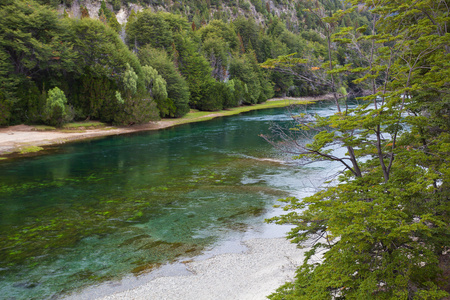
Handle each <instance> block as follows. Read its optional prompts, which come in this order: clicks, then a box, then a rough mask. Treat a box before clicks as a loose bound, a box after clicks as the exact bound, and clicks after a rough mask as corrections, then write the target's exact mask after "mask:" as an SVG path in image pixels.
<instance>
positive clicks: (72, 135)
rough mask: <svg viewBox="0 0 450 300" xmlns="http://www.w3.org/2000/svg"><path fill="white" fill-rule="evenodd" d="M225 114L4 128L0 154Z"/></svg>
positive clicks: (315, 98)
mask: <svg viewBox="0 0 450 300" xmlns="http://www.w3.org/2000/svg"><path fill="white" fill-rule="evenodd" d="M330 98H332V95H323V96H320V97H302V98H283V99H280V98H276V99H270V100H268V102H269V101H277V100H284V101H286V105H288V104H289V103H293V102H301V101H318V100H326V99H330ZM256 109H260V107H258V105H254V106H247V107H246V110H245V111H250V110H256ZM226 115H227V114H226V113H223V112H217V113H211V114H207V115H203V116H201V117H198V118H192V119H189V120H183V118H182V119H163V120H161V121H158V122H150V123H148V124H143V125H134V126H129V127H112V126H110V127H104V128H100V129H85V130H79V131H77V132H74V131H72V132H68V131H67V130H66V131H64V130H51V131H37V130H36V129H35V127H33V126H27V125H17V126H10V127H6V128H0V156H6V155H8V154H11V153H18V152H21V151H22V150H24V149H26V148H28V147H32V146H48V145H57V144H63V143H66V142H71V141H77V140H85V139H91V138H96V137H103V136H111V135H119V134H126V133H132V132H139V131H147V130H158V129H163V128H168V127H172V126H175V125H179V124H184V123H190V122H198V121H201V120H207V119H211V118H215V117H221V116H226Z"/></svg>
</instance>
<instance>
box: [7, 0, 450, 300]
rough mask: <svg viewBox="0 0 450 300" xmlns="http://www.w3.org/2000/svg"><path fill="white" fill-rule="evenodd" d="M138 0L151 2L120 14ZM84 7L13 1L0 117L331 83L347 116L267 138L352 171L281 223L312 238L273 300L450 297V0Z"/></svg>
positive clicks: (303, 90) (137, 117)
mask: <svg viewBox="0 0 450 300" xmlns="http://www.w3.org/2000/svg"><path fill="white" fill-rule="evenodd" d="M131 4H140V5H153V6H152V8H147V9H143V10H141V11H134V10H131V13H130V15H129V18H128V21H127V22H126V23H125V24H123V25H121V24H120V23H119V22H118V20H117V18H116V13H117V12H118V11H119V10H121V8H122V7H123V6H126V5H131ZM275 4H277V5H278V6H276V5H275ZM71 5H73V1H68V0H66V1H59V0H4V1H2V3H1V4H0V83H1V89H0V125H1V126H8V125H14V124H21V123H26V124H49V125H53V126H62V125H63V124H64V123H67V122H71V121H73V120H87V119H92V120H100V121H103V122H106V123H111V124H118V125H132V124H139V123H145V122H148V121H150V120H158V119H160V118H168V117H169V118H176V117H181V116H183V115H185V114H187V113H188V112H189V111H190V110H191V109H198V110H205V111H215V110H220V109H224V108H230V107H235V106H240V105H253V104H257V103H261V102H264V101H266V100H267V99H269V98H271V97H274V96H278V97H281V96H294V97H295V96H306V95H307V96H314V95H319V94H323V93H332V94H333V95H334V105H335V107H336V110H337V113H336V114H334V115H332V116H330V117H320V116H314V115H308V114H307V113H305V114H299V115H295V116H294V117H293V119H294V121H295V124H294V125H292V127H290V128H274V134H273V136H263V138H265V139H266V140H267V141H268V142H269V143H272V144H273V145H274V147H278V148H279V149H280V150H282V151H285V152H287V153H289V154H291V155H293V156H295V158H296V159H297V160H298V161H299V162H300V163H302V164H309V163H313V162H317V161H332V162H338V163H340V164H342V167H343V168H344V171H342V172H339V173H338V174H335V176H334V177H333V178H330V180H329V181H327V182H325V185H324V187H322V188H321V189H320V190H319V191H318V192H317V193H315V194H314V195H313V196H310V197H306V198H303V199H297V198H295V197H289V198H286V199H282V200H281V204H280V205H281V207H282V208H283V209H284V211H286V214H284V215H281V216H278V217H275V218H272V219H271V220H269V222H274V223H279V224H293V225H295V227H294V228H293V229H292V230H291V231H290V233H289V235H288V238H289V239H291V240H292V241H293V242H294V243H297V244H298V245H299V247H310V250H309V251H308V252H307V255H306V258H305V260H304V262H303V264H302V265H301V266H300V268H299V269H298V270H297V273H296V278H295V280H294V281H293V282H289V283H286V284H285V285H283V286H282V287H280V288H279V289H278V290H277V292H276V293H274V294H272V295H271V296H270V297H269V298H270V299H445V297H448V295H449V292H450V286H449V282H450V280H449V278H450V267H449V261H450V253H449V250H450V249H449V245H450V230H449V229H450V228H449V212H450V202H449V196H450V195H449V177H450V172H449V170H450V162H449V160H448V157H449V152H450V134H449V129H450V96H449V80H448V78H449V77H450V73H449V72H450V71H449V70H450V68H449V64H450V33H449V25H450V14H449V13H450V8H449V7H450V2H449V1H448V0H416V1H412V0H407V1H400V0H392V1H381V0H380V1H365V0H351V1H349V2H345V3H343V2H339V1H320V2H319V1H293V2H290V1H275V2H273V1H261V0H259V1H257V0H252V1H251V2H246V1H239V2H238V1H236V2H233V1H230V2H222V1H189V0H183V1H179V2H176V3H173V5H168V4H167V3H165V2H162V1H161V2H159V1H152V0H148V1H147V0H141V1H137V0H136V1H119V0H112V1H108V2H104V1H101V6H100V9H99V12H98V15H96V16H90V15H89V14H90V13H89V11H88V9H86V7H83V6H81V7H80V12H81V16H80V18H75V17H71V16H70V15H69V13H67V11H66V10H65V9H64V8H69V7H70V6H71ZM283 5H285V7H291V8H293V11H294V12H295V19H296V20H295V21H293V20H292V18H291V17H289V15H288V14H280V13H277V11H276V10H275V8H277V7H278V8H279V7H283ZM155 7H157V8H158V7H159V8H161V7H163V8H166V9H165V10H162V9H155ZM57 8H58V9H59V10H57ZM62 8H63V9H62ZM225 8H226V9H225ZM253 10H254V12H256V15H255V14H254V15H251V14H250V12H253ZM251 16H258V18H259V17H260V19H258V18H255V17H251ZM346 95H347V96H352V99H350V97H346V98H345V99H342V96H346ZM354 97H356V100H355V99H353V98H354ZM350 100H351V101H357V102H358V104H359V105H358V106H357V108H354V109H350V108H349V107H348V103H349V101H350ZM299 135H303V136H307V137H308V139H307V140H308V142H306V143H298V141H299V138H298V137H299ZM337 149H344V150H345V153H340V152H337V151H336V150H337ZM318 257H319V259H317V258H318Z"/></svg>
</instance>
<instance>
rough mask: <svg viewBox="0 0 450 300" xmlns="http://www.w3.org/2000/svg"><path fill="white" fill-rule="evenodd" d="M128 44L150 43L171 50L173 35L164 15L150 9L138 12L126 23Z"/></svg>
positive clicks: (142, 44) (136, 45)
mask: <svg viewBox="0 0 450 300" xmlns="http://www.w3.org/2000/svg"><path fill="white" fill-rule="evenodd" d="M127 40H128V45H130V46H134V47H135V48H139V47H142V46H145V45H150V46H151V47H153V48H162V49H165V50H166V51H169V52H170V51H171V49H172V44H173V36H172V31H171V28H170V25H169V23H167V22H166V20H165V18H164V16H163V15H162V14H159V13H153V12H152V11H151V10H150V9H146V10H143V11H141V12H138V13H137V15H136V19H134V20H131V22H130V23H129V24H127Z"/></svg>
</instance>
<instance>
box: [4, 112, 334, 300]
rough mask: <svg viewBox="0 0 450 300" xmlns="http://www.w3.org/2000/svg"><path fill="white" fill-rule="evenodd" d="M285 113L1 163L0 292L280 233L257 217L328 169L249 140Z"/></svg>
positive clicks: (42, 289)
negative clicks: (233, 239) (303, 163)
mask: <svg viewBox="0 0 450 300" xmlns="http://www.w3.org/2000/svg"><path fill="white" fill-rule="evenodd" d="M309 110H310V111H313V112H317V113H319V114H322V115H327V114H330V113H332V110H331V109H330V108H329V107H328V106H324V105H321V104H314V105H311V106H309ZM290 120H291V118H290V117H289V115H288V114H287V113H286V110H285V109H268V110H262V111H254V112H249V113H245V114H242V115H238V116H232V117H225V118H218V119H214V120H211V121H207V122H202V123H194V124H186V125H182V126H178V127H175V128H169V129H164V130H159V131H152V132H144V133H137V134H131V135H124V136H114V137H107V138H102V139H97V140H91V141H85V142H77V143H71V144H66V145H62V146H60V147H57V148H55V149H54V150H53V153H52V154H50V155H43V156H36V157H33V158H22V159H15V160H13V161H6V162H1V163H0V290H1V291H2V297H4V298H6V299H45V298H51V297H60V296H62V295H64V294H67V293H70V292H72V291H77V290H80V289H82V288H84V287H87V286H90V285H93V284H96V283H99V282H103V281H106V280H114V279H118V278H121V277H123V276H126V275H129V274H135V275H139V274H142V273H145V272H148V270H150V269H154V268H157V267H158V266H160V265H161V264H164V263H166V262H169V261H174V260H176V259H179V258H183V257H193V256H197V255H200V254H201V253H204V251H205V250H206V249H214V247H215V246H217V245H221V244H222V245H223V241H226V240H229V239H230V237H233V236H237V235H248V236H258V237H268V236H271V237H272V236H281V235H283V232H284V231H285V230H286V229H282V230H278V229H276V228H274V226H277V225H267V224H264V222H263V221H264V219H265V218H267V217H270V216H273V215H275V214H278V213H279V211H277V210H275V209H273V208H272V206H273V205H274V204H276V202H277V201H276V200H277V199H279V198H284V197H286V196H289V195H295V196H298V197H302V196H304V195H309V194H311V193H312V192H313V191H314V190H315V189H316V188H317V187H318V186H319V185H320V184H321V180H322V179H323V178H324V177H325V175H328V174H330V173H332V172H333V168H335V167H336V166H332V165H330V164H325V163H323V164H314V165H310V166H304V167H300V166H297V165H296V164H295V163H293V162H292V161H290V159H289V157H286V155H285V154H283V153H279V152H277V151H276V150H275V149H274V148H273V147H272V146H271V145H269V144H268V143H266V142H265V141H264V140H263V139H262V138H260V137H259V136H258V135H259V134H261V133H263V134H264V133H268V132H269V127H270V125H271V124H272V123H274V122H275V123H279V124H283V123H285V124H287V122H288V121H290ZM283 230H284V231H283Z"/></svg>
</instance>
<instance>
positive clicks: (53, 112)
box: [44, 87, 71, 127]
mask: <svg viewBox="0 0 450 300" xmlns="http://www.w3.org/2000/svg"><path fill="white" fill-rule="evenodd" d="M69 111H70V108H69V107H67V98H66V95H64V92H63V91H61V90H60V89H59V88H58V87H55V88H53V89H51V90H49V91H48V98H47V102H46V103H45V107H44V123H45V124H47V125H51V126H56V127H61V126H62V125H63V124H64V123H67V122H69V121H71V120H70V117H71V116H70V113H69Z"/></svg>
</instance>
